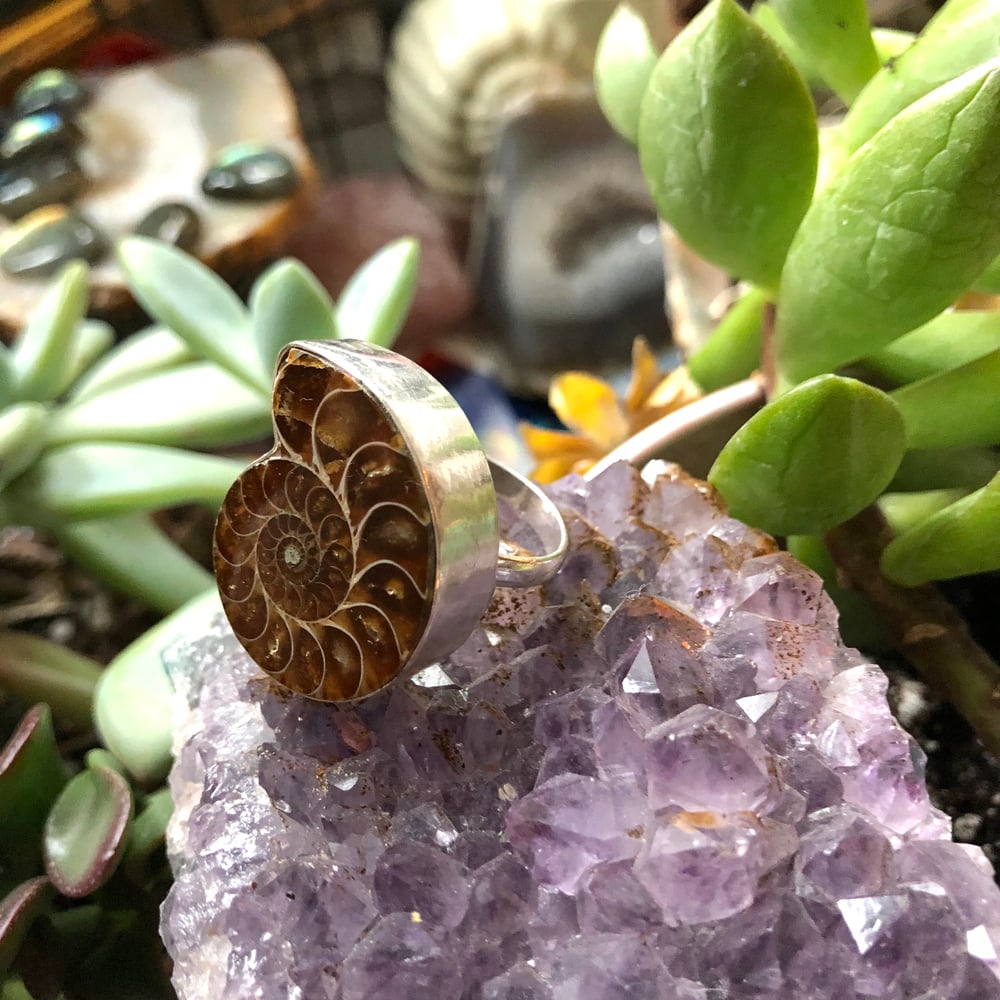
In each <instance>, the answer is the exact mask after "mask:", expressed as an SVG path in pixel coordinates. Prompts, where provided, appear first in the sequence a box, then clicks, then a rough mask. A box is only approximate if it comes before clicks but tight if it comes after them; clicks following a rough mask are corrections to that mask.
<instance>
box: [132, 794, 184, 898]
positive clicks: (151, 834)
mask: <svg viewBox="0 0 1000 1000" xmlns="http://www.w3.org/2000/svg"><path fill="white" fill-rule="evenodd" d="M173 809H174V803H173V799H172V798H171V795H170V789H169V788H161V789H158V790H157V791H155V792H153V793H152V794H151V795H149V796H148V797H147V798H146V800H145V802H144V803H143V805H142V808H141V809H140V810H139V812H138V813H137V814H136V817H135V822H134V823H133V824H132V831H131V835H130V837H129V842H128V847H127V848H126V850H125V860H124V861H123V863H122V867H123V869H124V871H125V874H126V875H127V876H128V878H129V880H130V881H131V882H132V883H133V884H134V885H137V886H140V887H141V886H144V885H145V884H146V883H147V882H148V880H149V879H150V878H151V877H155V876H156V874H157V873H156V871H155V870H154V867H153V866H154V860H155V859H156V858H158V857H159V856H160V855H161V851H162V848H163V846H164V844H165V842H166V837H167V823H169V822H170V816H171V814H172V813H173Z"/></svg>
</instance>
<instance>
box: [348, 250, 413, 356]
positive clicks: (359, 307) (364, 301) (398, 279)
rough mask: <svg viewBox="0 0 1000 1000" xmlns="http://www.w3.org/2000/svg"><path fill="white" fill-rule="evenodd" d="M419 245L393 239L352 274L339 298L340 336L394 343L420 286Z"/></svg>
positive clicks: (388, 343) (381, 345)
mask: <svg viewBox="0 0 1000 1000" xmlns="http://www.w3.org/2000/svg"><path fill="white" fill-rule="evenodd" d="M419 265H420V245H419V244H418V243H417V241H416V240H414V239H409V238H407V239H400V240H393V242H392V243H390V244H388V245H387V246H384V247H383V248H382V249H381V250H379V251H378V253H376V254H374V255H373V256H372V257H370V258H369V259H368V260H367V261H365V263H364V264H362V265H361V267H360V268H358V270H357V271H356V272H355V273H354V275H353V276H352V277H351V280H350V281H348V283H347V286H346V287H345V288H344V291H343V292H342V293H341V296H340V299H339V301H338V302H337V312H336V323H337V329H338V330H339V331H340V336H342V337H350V338H351V339H352V340H367V341H370V342H371V343H373V344H377V345H378V346H380V347H392V345H393V343H394V342H395V340H396V337H397V336H398V335H399V331H400V330H402V329H403V323H404V322H405V320H406V314H407V312H408V311H409V308H410V303H412V302H413V296H414V294H415V293H416V290H417V272H418V268H419Z"/></svg>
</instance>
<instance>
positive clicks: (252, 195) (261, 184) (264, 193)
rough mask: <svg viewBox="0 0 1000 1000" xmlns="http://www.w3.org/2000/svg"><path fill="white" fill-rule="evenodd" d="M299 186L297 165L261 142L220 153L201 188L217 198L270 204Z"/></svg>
mask: <svg viewBox="0 0 1000 1000" xmlns="http://www.w3.org/2000/svg"><path fill="white" fill-rule="evenodd" d="M298 183H299V179H298V174H297V173H296V171H295V166H294V165H293V164H292V161H291V160H289V159H288V157H287V156H285V154H284V153H281V152H279V151H278V150H276V149H271V148H270V147H268V146H261V145H258V144H257V143H238V144H237V145H235V146H229V147H227V148H226V149H224V150H222V152H221V153H219V154H218V156H217V157H216V158H215V160H214V161H213V163H212V165H211V167H209V169H208V172H207V173H206V174H205V177H204V178H203V180H202V182H201V189H202V191H204V192H205V194H207V195H211V196H212V197H213V198H223V199H227V200H230V201H266V200H267V199H269V198H284V197H286V196H287V195H290V194H291V193H292V192H293V191H294V190H295V189H296V187H297V186H298Z"/></svg>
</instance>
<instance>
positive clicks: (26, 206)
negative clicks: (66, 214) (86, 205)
mask: <svg viewBox="0 0 1000 1000" xmlns="http://www.w3.org/2000/svg"><path fill="white" fill-rule="evenodd" d="M85 183H86V177H85V176H84V174H83V171H82V170H81V169H80V167H79V166H78V165H77V163H76V161H75V160H74V159H73V157H72V156H69V155H67V154H66V153H51V154H49V155H48V156H41V157H38V158H29V159H27V160H25V161H23V162H22V163H18V164H16V165H15V166H13V167H10V168H8V169H7V170H4V171H0V215H2V216H4V217H5V218H7V219H10V220H11V221H14V220H15V219H20V218H21V217H22V216H24V215H27V214H28V213H29V212H34V211H35V209H36V208H43V207H44V206H45V205H55V204H65V203H66V202H69V201H72V200H73V199H74V198H75V197H76V196H77V195H78V194H79V193H80V192H81V191H82V190H83V187H84V184H85Z"/></svg>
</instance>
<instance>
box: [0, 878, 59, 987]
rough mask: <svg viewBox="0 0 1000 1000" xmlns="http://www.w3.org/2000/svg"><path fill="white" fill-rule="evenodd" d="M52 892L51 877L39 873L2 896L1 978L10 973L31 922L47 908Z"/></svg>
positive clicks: (0, 928)
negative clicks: (49, 878)
mask: <svg viewBox="0 0 1000 1000" xmlns="http://www.w3.org/2000/svg"><path fill="white" fill-rule="evenodd" d="M52 895H53V893H52V887H51V886H50V884H49V880H48V879H47V878H46V877H45V876H44V875H37V876H35V878H31V879H28V880H27V881H26V882H22V883H21V884H20V885H19V886H17V887H15V888H14V889H11V891H10V892H8V893H7V895H6V896H4V898H3V899H2V900H0V978H2V977H4V976H6V974H7V971H8V970H9V969H10V966H11V963H12V962H13V961H14V959H15V958H16V957H17V953H18V951H20V949H21V945H22V944H23V943H24V939H25V937H26V936H27V934H28V931H29V930H30V929H31V925H32V924H33V923H34V922H35V920H36V919H37V918H38V917H40V916H41V915H42V914H43V913H44V912H45V910H46V908H47V907H48V904H49V901H50V900H51V898H52Z"/></svg>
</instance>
